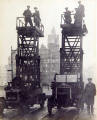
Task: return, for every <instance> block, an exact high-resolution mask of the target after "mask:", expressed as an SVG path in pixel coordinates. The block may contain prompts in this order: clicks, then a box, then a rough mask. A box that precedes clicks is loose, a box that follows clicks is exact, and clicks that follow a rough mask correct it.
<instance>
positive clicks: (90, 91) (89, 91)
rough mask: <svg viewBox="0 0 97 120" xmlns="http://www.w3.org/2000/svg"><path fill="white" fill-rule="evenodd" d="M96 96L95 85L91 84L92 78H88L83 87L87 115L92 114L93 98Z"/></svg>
mask: <svg viewBox="0 0 97 120" xmlns="http://www.w3.org/2000/svg"><path fill="white" fill-rule="evenodd" d="M95 95H96V87H95V84H94V83H92V78H88V84H86V86H85V102H86V104H87V112H88V114H93V112H94V109H93V105H94V96H95Z"/></svg>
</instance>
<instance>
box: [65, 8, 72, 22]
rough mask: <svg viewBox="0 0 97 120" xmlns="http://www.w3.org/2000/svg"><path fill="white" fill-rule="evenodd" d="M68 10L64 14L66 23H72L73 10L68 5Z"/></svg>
mask: <svg viewBox="0 0 97 120" xmlns="http://www.w3.org/2000/svg"><path fill="white" fill-rule="evenodd" d="M65 10H66V12H65V14H64V17H65V23H66V24H71V21H72V19H71V12H70V11H69V10H68V7H66V8H65Z"/></svg>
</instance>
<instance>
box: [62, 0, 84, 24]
mask: <svg viewBox="0 0 97 120" xmlns="http://www.w3.org/2000/svg"><path fill="white" fill-rule="evenodd" d="M78 4H79V6H78V8H75V14H74V24H76V25H82V20H83V17H84V16H85V14H84V6H83V5H82V4H81V1H78ZM65 10H66V11H65V14H64V17H65V23H66V24H71V22H72V18H71V11H69V10H68V7H66V8H65Z"/></svg>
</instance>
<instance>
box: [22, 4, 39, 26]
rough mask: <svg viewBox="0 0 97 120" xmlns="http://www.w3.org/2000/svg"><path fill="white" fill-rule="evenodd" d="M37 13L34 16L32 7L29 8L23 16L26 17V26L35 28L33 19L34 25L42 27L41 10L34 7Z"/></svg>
mask: <svg viewBox="0 0 97 120" xmlns="http://www.w3.org/2000/svg"><path fill="white" fill-rule="evenodd" d="M34 10H35V12H34V13H33V14H32V12H31V10H30V6H29V5H28V6H27V9H26V10H25V11H24V13H23V15H24V17H25V26H27V24H28V23H29V24H30V26H33V23H32V19H31V17H33V18H34V23H35V25H36V26H37V27H40V21H41V19H40V14H39V10H38V8H37V7H34Z"/></svg>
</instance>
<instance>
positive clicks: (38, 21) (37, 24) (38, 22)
mask: <svg viewBox="0 0 97 120" xmlns="http://www.w3.org/2000/svg"><path fill="white" fill-rule="evenodd" d="M34 10H35V12H34V14H33V17H34V23H35V24H36V26H37V27H40V21H41V19H40V13H39V10H38V8H37V7H34Z"/></svg>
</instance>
